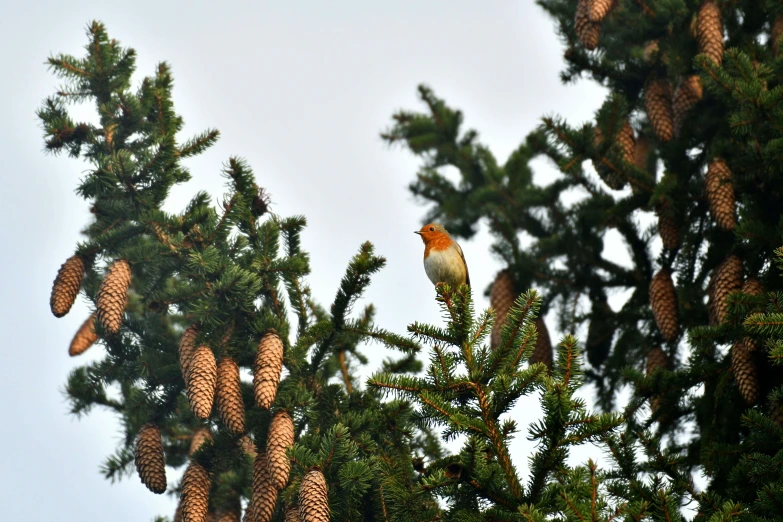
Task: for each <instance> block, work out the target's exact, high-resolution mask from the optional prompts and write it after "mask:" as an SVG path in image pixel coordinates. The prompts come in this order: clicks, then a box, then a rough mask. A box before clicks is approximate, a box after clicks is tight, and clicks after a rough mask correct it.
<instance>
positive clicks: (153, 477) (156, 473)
mask: <svg viewBox="0 0 783 522" xmlns="http://www.w3.org/2000/svg"><path fill="white" fill-rule="evenodd" d="M136 471H138V472H139V477H140V478H141V482H142V484H144V485H145V486H147V489H149V490H150V491H152V492H153V493H158V494H160V493H164V492H165V491H166V462H165V459H164V457H163V442H162V440H161V437H160V429H158V426H157V425H156V424H154V423H152V422H148V423H147V424H145V425H144V426H142V427H141V429H140V430H139V435H138V437H136Z"/></svg>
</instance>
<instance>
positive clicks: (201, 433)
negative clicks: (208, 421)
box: [188, 427, 212, 455]
mask: <svg viewBox="0 0 783 522" xmlns="http://www.w3.org/2000/svg"><path fill="white" fill-rule="evenodd" d="M208 440H212V433H210V431H209V428H205V427H201V428H196V429H195V431H193V435H192V436H191V438H190V449H189V450H188V455H193V454H194V453H195V452H197V451H198V450H199V448H201V445H202V444H204V443H205V442H206V441H208Z"/></svg>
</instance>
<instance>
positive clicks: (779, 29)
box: [769, 15, 783, 56]
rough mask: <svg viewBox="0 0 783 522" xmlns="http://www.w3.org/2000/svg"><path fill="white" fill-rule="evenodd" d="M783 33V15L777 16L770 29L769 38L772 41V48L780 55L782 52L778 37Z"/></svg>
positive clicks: (776, 54)
mask: <svg viewBox="0 0 783 522" xmlns="http://www.w3.org/2000/svg"><path fill="white" fill-rule="evenodd" d="M781 34H783V16H780V15H778V16H776V17H775V21H774V22H772V30H771V31H770V35H769V39H770V41H772V50H773V51H774V53H775V56H778V55H779V54H780V44H778V39H779V38H780V35H781Z"/></svg>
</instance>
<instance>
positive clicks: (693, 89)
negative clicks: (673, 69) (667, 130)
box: [672, 74, 704, 135]
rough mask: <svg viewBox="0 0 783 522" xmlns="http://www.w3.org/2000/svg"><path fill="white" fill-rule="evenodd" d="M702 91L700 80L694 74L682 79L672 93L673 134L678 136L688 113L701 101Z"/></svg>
mask: <svg viewBox="0 0 783 522" xmlns="http://www.w3.org/2000/svg"><path fill="white" fill-rule="evenodd" d="M703 94H704V89H702V86H701V78H700V77H699V75H697V74H694V75H691V76H686V77H685V78H683V79H682V81H681V82H680V84H679V85H678V86H677V89H676V90H675V91H674V99H673V101H672V112H673V113H674V133H675V135H679V134H680V129H681V128H682V124H683V122H684V121H685V117H686V116H687V115H688V111H689V110H691V109H692V108H693V106H694V105H696V103H697V102H698V101H699V100H701V97H702V96H703Z"/></svg>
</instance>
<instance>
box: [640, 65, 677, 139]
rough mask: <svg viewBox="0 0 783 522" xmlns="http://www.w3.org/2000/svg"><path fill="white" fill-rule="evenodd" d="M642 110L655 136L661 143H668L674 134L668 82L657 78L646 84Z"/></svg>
mask: <svg viewBox="0 0 783 522" xmlns="http://www.w3.org/2000/svg"><path fill="white" fill-rule="evenodd" d="M644 110H645V112H646V113H647V118H648V119H649V120H650V125H652V128H653V130H654V131H655V135H656V136H657V137H658V139H659V140H661V141H669V140H670V139H672V135H673V134H674V114H673V113H672V87H671V84H670V83H669V80H667V79H665V78H659V79H657V80H651V81H649V82H647V86H646V88H645V89H644Z"/></svg>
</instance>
